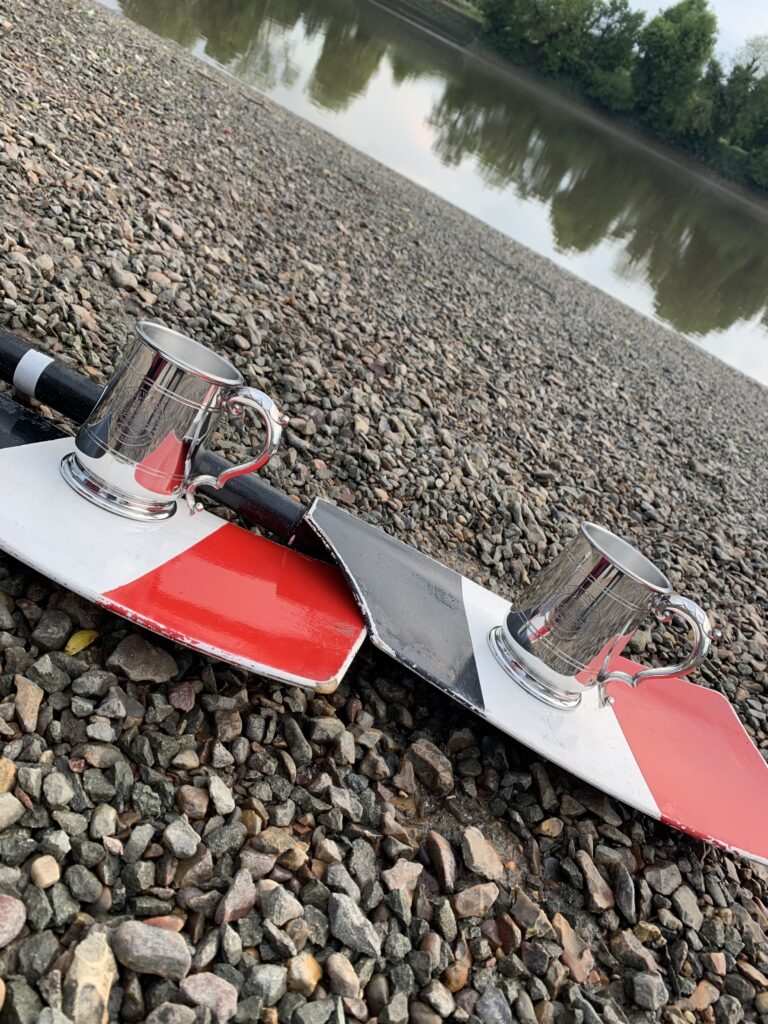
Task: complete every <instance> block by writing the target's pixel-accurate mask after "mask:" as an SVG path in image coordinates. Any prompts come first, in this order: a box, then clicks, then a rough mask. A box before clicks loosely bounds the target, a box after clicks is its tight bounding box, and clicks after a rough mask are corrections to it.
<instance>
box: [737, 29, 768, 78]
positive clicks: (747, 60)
mask: <svg viewBox="0 0 768 1024" xmlns="http://www.w3.org/2000/svg"><path fill="white" fill-rule="evenodd" d="M736 63H737V64H744V65H748V64H751V65H753V67H754V69H755V72H756V74H758V75H768V32H764V33H763V34H762V35H760V36H750V37H749V39H747V41H746V43H744V45H743V46H742V48H741V49H740V50H739V52H738V53H737V54H736Z"/></svg>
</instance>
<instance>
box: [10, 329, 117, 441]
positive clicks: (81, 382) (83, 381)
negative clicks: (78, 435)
mask: <svg viewBox="0 0 768 1024" xmlns="http://www.w3.org/2000/svg"><path fill="white" fill-rule="evenodd" d="M0 378H2V379H3V380H4V381H7V382H8V383H9V384H13V385H14V387H15V388H16V389H17V390H18V391H21V393H22V394H24V395H27V396H28V397H30V398H36V399H37V400H38V401H40V402H43V403H45V405H50V406H51V408H52V409H56V411H57V412H60V413H63V415H64V416H69V417H70V419H73V420H75V422H76V423H82V422H83V420H85V419H87V417H88V414H89V413H90V411H91V409H93V407H94V405H95V404H96V402H97V401H98V399H99V396H100V395H101V391H102V388H101V385H100V384H97V383H96V381H93V380H89V378H88V377H86V376H84V375H82V374H80V373H77V371H75V370H72V369H70V368H69V367H68V366H66V365H65V364H64V363H62V362H60V361H59V360H58V359H55V358H52V359H51V360H50V362H46V360H45V358H44V357H43V356H42V353H40V352H39V351H38V350H37V349H36V348H34V347H33V346H32V345H29V344H27V342H26V341H23V340H22V339H21V338H17V337H16V336H15V335H13V334H9V333H8V332H7V331H3V330H0Z"/></svg>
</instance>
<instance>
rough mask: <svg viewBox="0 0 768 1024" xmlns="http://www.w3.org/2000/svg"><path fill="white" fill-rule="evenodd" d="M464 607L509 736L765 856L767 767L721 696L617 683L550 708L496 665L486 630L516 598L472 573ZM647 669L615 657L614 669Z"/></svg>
mask: <svg viewBox="0 0 768 1024" xmlns="http://www.w3.org/2000/svg"><path fill="white" fill-rule="evenodd" d="M463 588H464V608H465V612H466V616H467V621H468V623H469V630H470V633H471V635H472V646H473V650H474V656H475V664H476V667H477V671H478V676H479V679H480V684H481V686H482V690H483V701H484V708H483V711H482V712H481V714H482V715H483V717H485V718H486V719H487V720H488V721H489V722H492V723H493V724H494V725H496V726H498V728H499V729H502V730H503V731H504V732H506V733H507V734H508V735H510V736H514V737H515V739H518V740H520V741H521V742H522V743H524V744H525V745H526V746H528V747H532V748H533V749H534V750H536V751H538V752H539V753H540V754H543V755H544V756H545V757H547V758H549V759H550V760H551V761H554V762H555V763H556V764H559V765H560V766H561V767H563V768H566V769H568V771H571V772H573V774H574V775H578V776H579V777H580V778H582V779H584V780H585V781H587V782H589V783H591V784H592V785H593V786H595V787H597V788H598V789H602V790H603V791H604V792H606V793H609V794H610V795H611V796H614V797H617V798H618V799H619V800H622V801H623V802H624V803H626V804H629V805H630V806H631V807H635V808H637V809H638V810H640V811H644V812H645V813H646V814H648V815H650V816H651V817H653V818H657V819H659V820H661V821H663V822H665V823H666V824H668V825H672V826H674V827H675V828H677V829H679V830H680V831H681V832H686V833H687V834H688V835H691V836H694V837H695V838H697V839H703V840H705V841H706V842H708V843H712V844H713V845H715V846H719V847H722V848H723V849H727V850H732V851H733V852H734V853H737V854H739V855H740V856H743V857H747V858H749V859H751V860H758V861H762V862H763V863H768V818H766V816H765V814H763V813H762V809H763V808H764V807H765V806H766V803H768V765H766V763H765V761H764V760H763V758H762V757H761V756H760V752H759V751H758V750H757V748H756V747H755V745H754V744H753V743H752V740H751V739H750V738H749V736H748V734H747V732H746V731H745V729H744V727H743V725H742V724H741V722H740V721H739V719H738V718H737V717H736V714H735V712H734V711H733V708H732V707H731V705H730V704H729V703H728V701H727V700H726V699H725V697H723V696H722V695H721V694H719V693H716V692H715V691H714V690H706V689H704V688H703V687H701V686H696V685H695V684H694V683H690V682H688V681H687V680H686V679H681V678H675V677H671V676H668V677H666V678H659V679H649V680H647V681H645V682H643V683H641V684H640V685H639V686H637V687H635V688H630V687H628V686H626V685H625V684H623V683H618V682H616V683H611V684H609V687H608V692H609V694H610V695H611V697H613V703H612V704H610V705H606V706H601V705H600V703H599V700H598V693H597V690H596V688H595V689H590V690H585V692H584V695H583V696H582V699H581V703H580V705H579V706H578V707H577V708H576V709H575V710H573V711H560V710H556V709H554V708H550V707H548V706H547V705H546V704H543V703H542V702H541V701H539V700H537V699H536V698H535V697H532V696H531V695H529V694H528V693H527V692H526V691H525V690H523V689H522V688H521V687H520V686H518V685H517V684H516V683H515V682H514V681H513V680H512V679H511V678H510V677H509V676H508V675H507V673H506V672H505V671H504V669H503V668H502V667H501V666H500V665H499V664H498V662H497V661H496V659H495V658H494V657H493V655H492V654H491V651H490V648H489V646H488V633H489V631H490V630H491V629H493V628H494V627H495V626H497V625H498V624H499V623H500V622H502V621H503V620H504V619H505V618H506V615H507V613H508V611H509V603H508V602H507V601H504V600H503V599H502V598H500V597H497V596H496V595H494V594H491V593H490V591H488V590H485V589H483V588H482V587H480V586H478V585H477V584H476V583H472V582H471V581H469V580H467V579H465V580H464V581H463ZM611 667H612V668H614V669H617V670H619V671H623V672H629V673H635V672H638V671H639V670H640V668H641V667H642V666H640V665H637V664H635V663H634V662H632V661H630V660H629V659H627V658H622V657H620V656H619V657H617V658H616V659H615V660H614V663H613V664H612V666H611Z"/></svg>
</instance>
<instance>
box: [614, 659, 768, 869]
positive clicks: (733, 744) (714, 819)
mask: <svg viewBox="0 0 768 1024" xmlns="http://www.w3.org/2000/svg"><path fill="white" fill-rule="evenodd" d="M612 667H613V668H618V669H619V670H620V671H623V672H636V671H638V669H639V668H640V667H641V666H639V665H636V664H635V663H634V662H631V661H628V660H627V659H626V658H617V659H616V661H615V663H614V664H613V665H612ZM608 689H609V692H610V694H611V696H612V697H613V698H614V704H613V710H614V712H615V713H616V717H617V718H618V721H619V725H620V726H621V729H622V731H623V733H624V735H625V737H626V739H627V742H628V743H629V745H630V748H631V750H632V753H633V754H634V756H635V759H636V760H637V763H638V765H639V767H640V771H641V772H642V773H643V776H644V777H645V780H646V782H647V783H648V788H649V789H650V790H651V793H652V794H653V797H654V799H655V801H656V803H657V804H658V805H659V810H660V812H661V817H662V820H663V821H665V822H666V823H667V824H669V825H674V826H675V828H679V829H682V830H684V831H685V832H688V833H689V834H692V835H694V836H696V837H698V838H699V839H704V840H706V841H707V842H710V843H713V844H715V845H716V846H723V847H727V848H732V849H735V850H739V851H741V852H743V853H746V854H747V855H748V856H750V855H751V856H754V857H759V858H761V859H763V860H768V817H766V815H765V807H766V804H767V803H768V765H766V763H765V761H764V760H763V758H762V757H761V756H760V753H759V751H758V750H757V748H756V747H755V746H754V744H753V743H752V741H751V739H750V738H749V736H748V735H747V733H746V732H745V730H744V727H743V726H742V724H741V722H740V721H739V719H738V718H737V717H736V714H735V713H734V711H733V709H732V707H731V705H730V704H729V703H728V701H727V700H726V699H725V697H723V696H722V694H720V693H717V692H716V691H714V690H706V689H704V688H703V687H701V686H696V685H695V684H694V683H689V682H687V681H686V680H685V679H681V678H675V677H671V676H668V677H666V678H663V679H649V680H647V681H645V682H642V683H640V685H639V686H638V687H636V688H634V689H631V688H630V687H628V686H625V685H624V684H623V683H618V682H616V683H611V684H610V685H609V687H608Z"/></svg>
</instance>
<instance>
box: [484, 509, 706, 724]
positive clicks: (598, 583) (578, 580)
mask: <svg viewBox="0 0 768 1024" xmlns="http://www.w3.org/2000/svg"><path fill="white" fill-rule="evenodd" d="M653 613H655V614H657V615H661V616H662V617H667V616H671V615H672V614H674V615H679V616H680V617H681V618H682V619H684V620H685V621H686V622H687V623H688V624H689V625H690V627H691V629H692V630H693V637H694V639H693V649H692V650H691V653H690V655H689V657H688V658H687V659H686V660H685V661H684V662H682V663H681V664H679V665H674V666H673V667H672V668H647V669H643V670H642V671H640V672H636V673H635V674H634V675H630V674H629V673H627V672H619V671H614V670H612V669H611V668H610V663H611V661H612V659H613V658H614V657H615V656H616V655H617V654H618V653H619V652H620V651H621V650H622V648H623V647H624V645H625V644H626V643H627V642H628V641H629V639H630V638H631V637H632V634H633V633H634V632H635V630H636V629H637V628H638V626H639V625H640V623H641V622H642V620H643V619H644V618H646V616H648V615H650V614H653ZM715 635H717V634H714V633H713V632H712V626H711V624H710V621H709V618H708V617H707V614H706V612H705V611H704V610H703V609H702V608H700V607H699V606H698V605H697V604H694V602H693V601H689V600H688V599H687V598H685V597H680V596H679V595H678V594H675V593H673V592H672V584H671V583H670V582H669V580H668V579H667V577H666V576H665V575H664V573H663V572H661V570H660V569H657V568H656V566H655V565H654V564H653V562H650V561H649V560H648V559H647V558H646V557H645V556H644V555H641V554H640V552H639V551H638V550H637V549H636V548H634V547H632V545H631V544H628V543H627V542H626V541H625V540H622V539H621V538H620V537H617V536H616V535H615V534H613V533H610V532H609V531H608V530H605V529H603V527H601V526H596V525H595V524H594V523H582V524H581V531H580V533H579V535H578V536H577V537H576V539H575V540H573V541H572V542H571V543H570V544H569V545H568V547H566V548H565V550H564V551H562V552H561V554H560V555H559V556H558V557H557V558H556V559H555V560H554V562H552V563H550V565H548V566H546V568H544V569H543V570H542V571H541V572H540V573H539V575H538V576H537V577H536V579H535V580H534V582H533V584H532V585H531V586H530V587H529V588H528V589H527V590H526V591H525V593H524V594H523V595H522V597H520V598H519V599H518V600H517V601H516V602H513V604H512V607H511V609H510V611H509V614H508V615H507V618H506V619H505V621H504V622H503V623H502V624H501V625H500V626H497V627H496V628H495V629H493V630H491V633H490V635H489V638H488V642H489V644H490V647H491V650H492V651H493V654H494V656H495V658H496V660H497V661H498V662H499V663H500V664H501V665H502V667H503V668H504V669H505V670H506V671H507V673H508V674H509V675H510V676H511V677H512V678H513V679H514V680H515V681H516V682H517V683H519V684H520V685H521V686H522V687H523V688H524V689H526V690H527V691H528V692H529V693H531V694H533V696H534V697H537V698H538V699H539V700H542V701H544V703H546V704H550V705H551V706H552V707H556V708H560V709H568V708H575V707H576V706H577V705H578V704H579V702H580V700H581V694H582V693H583V692H584V689H585V688H587V687H592V686H599V687H600V693H601V698H602V701H603V702H605V701H606V697H605V687H606V685H607V684H608V683H609V682H611V681H612V680H619V681H620V682H623V683H627V684H628V685H629V686H637V684H638V683H641V682H642V681H643V680H644V679H651V678H653V677H654V676H670V675H684V674H685V673H687V672H691V671H693V669H695V668H696V667H697V666H698V665H699V664H700V663H701V662H702V661H703V659H704V657H705V656H706V654H707V651H708V650H709V643H710V639H712V638H713V636H715ZM607 699H608V700H610V698H607Z"/></svg>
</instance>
